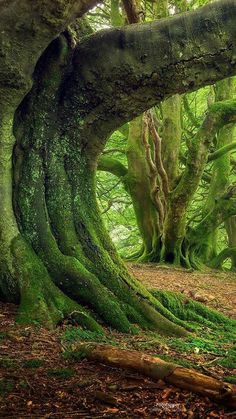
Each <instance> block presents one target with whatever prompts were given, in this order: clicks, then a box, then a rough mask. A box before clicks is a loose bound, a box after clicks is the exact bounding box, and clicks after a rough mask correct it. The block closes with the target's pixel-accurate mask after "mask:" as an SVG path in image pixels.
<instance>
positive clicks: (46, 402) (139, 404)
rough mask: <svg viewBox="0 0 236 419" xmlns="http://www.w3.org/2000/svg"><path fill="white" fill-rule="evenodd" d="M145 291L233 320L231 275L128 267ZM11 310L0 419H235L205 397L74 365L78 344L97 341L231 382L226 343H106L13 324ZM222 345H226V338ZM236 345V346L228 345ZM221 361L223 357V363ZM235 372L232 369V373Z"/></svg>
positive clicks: (3, 324) (113, 336) (135, 339)
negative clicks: (176, 294) (198, 304)
mask: <svg viewBox="0 0 236 419" xmlns="http://www.w3.org/2000/svg"><path fill="white" fill-rule="evenodd" d="M129 268H130V270H131V271H132V272H133V273H135V275H136V276H137V277H139V278H140V279H141V280H142V281H143V282H144V283H145V284H146V285H147V286H148V287H149V288H150V287H152V288H163V289H169V290H176V291H180V292H184V293H185V294H186V295H190V296H191V297H192V298H195V299H198V300H199V299H202V300H204V299H205V302H206V303H207V304H209V305H210V306H211V307H214V308H217V309H218V310H220V311H222V312H223V313H224V314H228V315H229V316H231V317H235V299H236V282H235V274H234V275H233V274H230V273H218V272H208V273H207V274H206V273H205V274H201V273H195V272H193V273H192V272H186V271H183V270H174V269H167V268H159V267H155V268H152V267H150V265H141V266H140V265H129ZM15 314H16V306H14V305H12V304H5V305H3V304H2V305H0V418H12V419H14V418H17V419H21V418H22V419H25V418H32V419H39V418H45V419H46V418H57V419H58V418H61V419H64V418H65V419H70V418H84V419H86V418H94V419H96V418H163V419H165V418H169V419H172V418H179V419H182V418H188V419H202V418H203V419H207V418H209V419H210V418H236V412H232V411H230V410H228V409H226V408H224V407H223V406H220V405H217V404H215V403H214V402H212V401H210V400H209V399H208V398H206V397H201V396H198V395H196V394H193V393H191V392H188V391H184V390H179V389H177V388H175V387H172V386H170V385H167V384H164V383H163V382H161V381H158V382H155V381H153V380H151V379H148V378H146V377H144V376H142V375H141V374H138V373H134V372H130V371H125V370H121V369H119V368H114V367H109V366H106V365H103V364H98V363H95V362H92V361H88V360H86V359H77V360H76V359H74V358H72V357H71V350H73V349H74V348H76V343H78V342H81V341H91V340H93V341H97V342H102V343H109V344H114V345H119V347H121V348H126V349H127V348H132V349H136V350H141V351H145V352H146V353H150V354H156V355H158V356H160V357H162V358H163V359H166V360H174V361H175V362H177V363H182V364H183V365H185V366H188V367H195V368H197V369H198V370H199V371H201V372H203V373H205V374H208V375H211V376H213V377H218V378H219V379H224V380H226V379H227V377H229V376H230V377H231V378H232V377H233V376H234V377H235V374H236V365H233V364H232V362H233V361H232V360H233V359H234V360H235V358H233V355H232V350H233V349H232V342H227V339H226V340H225V341H223V343H222V346H221V347H220V346H219V344H218V342H217V337H216V343H215V345H212V341H208V340H207V339H205V340H204V339H203V340H201V339H200V338H198V337H197V336H192V337H191V339H185V340H183V339H182V340H180V339H170V338H168V339H167V338H165V339H163V338H160V337H157V336H156V335H155V334H148V335H147V334H144V333H143V334H141V335H137V336H130V335H125V334H119V333H116V332H111V331H110V330H107V331H106V334H105V336H101V335H98V334H95V333H92V332H87V331H83V330H81V329H79V328H77V327H75V326H73V325H69V324H66V323H64V324H63V325H62V326H61V327H59V328H57V329H56V330H55V331H48V330H45V329H43V328H39V327H37V326H30V327H23V326H20V325H17V324H16V323H15ZM226 338H227V337H226ZM234 343H235V342H234ZM225 354H228V355H227V356H228V357H227V356H225ZM234 368H235V369H234Z"/></svg>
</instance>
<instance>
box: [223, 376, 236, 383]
mask: <svg viewBox="0 0 236 419" xmlns="http://www.w3.org/2000/svg"><path fill="white" fill-rule="evenodd" d="M224 381H227V382H228V383H232V384H236V375H226V376H225V377H224Z"/></svg>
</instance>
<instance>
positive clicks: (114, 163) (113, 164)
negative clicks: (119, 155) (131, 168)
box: [97, 156, 128, 178]
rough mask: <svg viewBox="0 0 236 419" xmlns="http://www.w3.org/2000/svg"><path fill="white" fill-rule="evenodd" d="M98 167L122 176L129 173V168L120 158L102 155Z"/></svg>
mask: <svg viewBox="0 0 236 419" xmlns="http://www.w3.org/2000/svg"><path fill="white" fill-rule="evenodd" d="M97 169H98V170H101V171H103V172H110V173H112V174H113V175H115V176H117V177H119V178H122V177H124V176H125V175H126V174H127V173H128V169H127V168H126V167H125V166H124V164H123V163H121V162H120V161H119V160H117V159H114V158H111V157H105V156H101V157H100V159H99V160H98V165H97Z"/></svg>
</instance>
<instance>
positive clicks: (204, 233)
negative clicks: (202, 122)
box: [192, 78, 235, 266]
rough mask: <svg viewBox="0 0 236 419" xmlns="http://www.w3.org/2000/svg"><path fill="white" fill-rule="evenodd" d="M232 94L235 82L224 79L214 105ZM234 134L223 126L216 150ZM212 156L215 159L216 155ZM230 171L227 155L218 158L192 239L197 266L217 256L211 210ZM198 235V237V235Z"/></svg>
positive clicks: (215, 224) (216, 221)
mask: <svg viewBox="0 0 236 419" xmlns="http://www.w3.org/2000/svg"><path fill="white" fill-rule="evenodd" d="M234 94H235V80H234V78H229V79H225V80H222V81H220V82H218V83H217V84H216V95H215V100H216V102H220V101H225V100H230V99H231V100H232V99H233V97H234ZM234 130H235V126H234V124H228V125H225V126H223V127H222V128H221V129H220V130H219V132H218V133H217V138H216V141H217V144H216V150H223V149H224V147H225V146H227V145H229V144H231V143H232V142H233V134H234ZM215 155H216V157H217V154H216V153H215ZM230 169H231V165H230V153H229V152H228V153H227V152H226V153H224V154H222V155H220V156H219V157H218V158H216V159H215V160H214V161H213V168H212V178H211V182H210V188H209V193H208V196H207V200H206V203H205V206H204V207H203V220H202V222H201V223H200V224H199V226H196V228H195V234H194V235H193V237H194V240H195V243H192V247H193V248H194V255H195V256H194V258H195V263H196V261H197V260H198V264H201V263H203V264H207V263H209V262H211V260H212V259H214V258H215V257H216V256H217V235H218V227H219V217H218V216H215V218H213V217H212V214H213V213H215V211H214V209H215V207H217V205H218V199H219V198H220V196H221V195H223V194H224V193H225V192H226V190H227V187H228V186H229V175H230ZM216 210H217V208H216ZM210 219H211V222H210ZM209 222H210V224H209ZM222 222H223V219H222ZM208 226H209V227H208ZM197 232H198V233H199V234H198V235H197ZM199 266H200V265H199Z"/></svg>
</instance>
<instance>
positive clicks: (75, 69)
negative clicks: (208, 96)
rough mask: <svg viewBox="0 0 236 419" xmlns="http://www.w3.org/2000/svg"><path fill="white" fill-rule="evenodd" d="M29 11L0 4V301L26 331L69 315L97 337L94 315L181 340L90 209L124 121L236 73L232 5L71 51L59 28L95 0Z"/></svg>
mask: <svg viewBox="0 0 236 419" xmlns="http://www.w3.org/2000/svg"><path fill="white" fill-rule="evenodd" d="M29 3H30V2H29V1H27V0H25V1H23V2H22V1H17V2H15V1H14V2H13V1H10V2H8V4H7V5H6V3H4V4H1V5H0V10H1V18H0V19H1V27H2V31H1V68H0V90H1V147H0V150H1V151H0V153H1V155H0V182H1V183H0V190H1V204H0V205H1V215H2V218H1V222H0V232H1V238H0V248H1V256H0V258H1V259H0V263H1V265H0V266H1V271H0V294H1V299H3V300H5V301H11V302H20V308H19V315H18V316H19V320H20V321H22V322H28V321H34V320H36V321H40V322H44V323H45V324H47V325H48V326H52V325H55V324H56V323H57V322H59V321H60V320H62V319H63V317H64V316H68V315H70V316H73V317H75V318H76V320H77V321H78V323H80V324H82V325H84V326H85V327H87V328H91V329H95V330H101V326H100V325H99V323H98V321H97V320H96V319H95V318H96V316H98V318H99V319H102V320H103V321H105V322H106V323H107V324H109V325H110V326H112V327H115V328H117V329H118V330H121V331H126V332H127V331H132V330H133V331H134V330H135V329H136V327H135V326H134V325H133V324H138V325H140V326H142V327H146V328H151V329H155V330H159V331H161V332H163V333H169V334H171V333H172V334H177V335H184V334H185V333H186V331H185V329H184V328H183V327H182V326H184V323H183V322H182V321H181V320H179V319H177V318H176V317H175V316H174V315H173V314H172V313H171V312H170V311H169V310H168V309H167V308H165V306H164V305H163V304H161V302H160V301H159V300H158V298H156V297H154V296H153V295H152V294H150V293H149V292H148V291H147V290H146V289H145V288H144V287H143V286H142V285H141V284H140V283H139V282H138V281H137V280H135V279H134V278H132V277H130V275H129V274H128V273H127V271H126V269H125V267H124V266H123V264H122V262H121V260H120V259H119V257H118V256H117V254H116V251H115V248H114V246H113V245H112V243H111V241H110V239H109V237H108V235H107V233H106V232H105V230H104V226H103V222H102V220H101V216H100V213H99V210H98V206H97V202H96V197H95V172H96V165H97V161H98V158H99V155H100V153H101V151H102V149H103V147H104V145H105V142H106V139H107V138H108V136H109V135H110V134H111V132H112V131H113V130H114V129H116V128H118V127H119V126H120V125H122V124H124V123H125V122H126V121H128V120H130V119H132V118H134V117H135V116H138V115H139V114H140V113H141V112H143V111H144V110H146V109H148V108H150V107H152V106H153V105H154V104H156V103H157V102H159V101H160V100H162V99H163V98H165V97H167V96H168V95H171V94H175V93H183V92H186V91H190V90H194V89H196V88H198V87H200V86H203V85H206V84H210V83H214V82H215V81H217V80H220V79H222V78H224V77H226V76H230V75H232V74H235V73H236V60H235V54H236V44H235V39H236V29H235V25H234V17H235V12H236V3H235V1H234V0H231V1H228V0H227V1H225V0H223V1H219V2H218V3H214V4H213V5H210V6H206V7H204V8H202V9H199V10H197V11H195V12H193V13H189V14H186V15H179V16H176V17H174V18H172V19H170V20H168V19H167V20H164V21H162V22H160V23H158V22H157V23H156V22H153V23H150V24H147V25H142V26H132V27H125V28H122V29H112V30H105V31H102V32H99V33H97V34H95V35H92V36H90V37H87V38H85V39H83V40H81V41H80V42H79V43H78V45H77V46H76V47H75V45H74V42H73V37H72V35H71V33H72V31H71V30H66V27H67V26H68V24H69V23H70V22H72V21H73V20H74V19H75V18H76V17H77V16H81V15H82V14H83V12H84V11H85V10H86V8H88V7H90V6H91V5H92V4H93V3H92V2H90V3H89V2H88V3H78V2H77V1H72V0H71V1H70V2H69V4H68V2H64V1H61V0H58V1H57V2H56V4H55V2H54V3H53V5H52V4H51V3H50V2H49V1H44V2H43V5H42V4H41V2H38V1H36V2H34V7H33V8H30V7H29ZM222 33H224V36H222ZM58 34H60V35H59V36H58ZM39 57H40V58H39ZM111 58H112V59H111ZM32 75H33V84H32V82H31V77H32ZM13 130H14V136H13ZM12 162H13V167H12ZM85 307H86V308H85ZM92 313H95V314H94V315H93V314H92Z"/></svg>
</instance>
